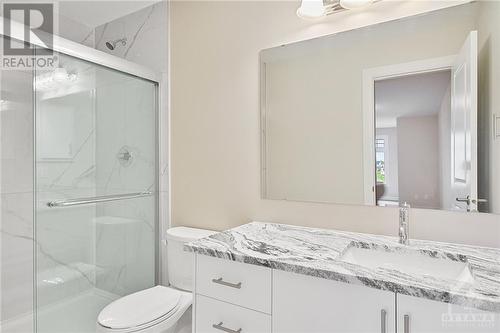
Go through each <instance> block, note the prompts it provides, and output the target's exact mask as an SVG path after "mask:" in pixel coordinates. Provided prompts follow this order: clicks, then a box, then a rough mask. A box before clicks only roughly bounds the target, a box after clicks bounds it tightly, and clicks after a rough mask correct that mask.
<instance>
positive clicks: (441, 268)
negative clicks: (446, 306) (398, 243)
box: [340, 243, 474, 283]
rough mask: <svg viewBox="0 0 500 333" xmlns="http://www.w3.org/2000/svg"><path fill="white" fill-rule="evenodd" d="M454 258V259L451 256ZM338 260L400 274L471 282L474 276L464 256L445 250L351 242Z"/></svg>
mask: <svg viewBox="0 0 500 333" xmlns="http://www.w3.org/2000/svg"><path fill="white" fill-rule="evenodd" d="M451 257H455V258H456V259H457V260H453V259H451ZM340 260H341V261H344V262H347V263H351V264H354V265H358V266H362V267H365V268H368V269H373V270H391V271H398V272H400V273H403V274H406V275H410V276H419V277H431V278H434V279H440V280H453V281H458V282H462V283H472V282H473V280H474V277H473V275H472V272H471V270H470V266H469V264H468V262H467V260H466V259H463V258H462V259H458V258H457V256H449V255H447V254H445V253H439V252H428V253H423V252H420V251H418V250H413V249H407V248H404V247H401V248H399V247H393V248H391V247H381V246H378V245H375V246H374V245H371V244H361V246H360V244H356V245H353V244H352V243H351V244H350V245H349V246H348V247H347V249H346V250H345V251H344V253H343V254H342V255H341V257H340Z"/></svg>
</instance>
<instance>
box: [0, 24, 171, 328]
mask: <svg viewBox="0 0 500 333" xmlns="http://www.w3.org/2000/svg"><path fill="white" fill-rule="evenodd" d="M4 20H5V19H4V18H3V17H0V36H3V37H7V38H12V39H16V40H18V41H21V42H25V43H28V44H32V45H35V46H38V47H39V48H44V49H50V50H52V51H55V52H57V53H61V54H64V55H68V56H71V57H73V58H76V59H80V60H83V61H86V62H89V63H92V64H95V65H99V66H102V67H106V68H109V69H112V70H115V71H118V72H121V73H125V74H128V75H131V76H135V77H137V78H140V79H144V80H147V81H150V82H152V83H153V84H154V85H155V89H154V91H155V93H154V98H155V101H154V102H155V103H154V105H155V126H154V127H155V129H154V130H155V148H154V149H155V171H154V172H155V177H154V179H155V187H156V189H155V191H154V196H155V212H154V216H155V244H154V247H155V272H154V276H155V285H158V284H160V283H161V282H162V276H161V275H162V272H163V267H162V266H163V265H162V260H161V259H162V258H161V257H162V252H161V251H160V244H161V241H162V234H163V232H164V230H163V228H164V226H163V223H160V219H164V220H166V221H170V219H169V215H168V214H169V213H167V214H166V215H167V216H163V212H164V211H165V210H164V209H163V208H165V205H166V208H167V212H170V209H169V208H170V207H169V206H170V205H169V201H166V202H163V203H161V201H160V193H162V192H163V191H164V190H166V189H163V188H162V184H161V182H160V171H161V165H160V164H161V163H162V160H163V158H162V157H163V156H162V155H163V154H162V152H163V145H166V146H167V147H168V145H169V139H168V138H169V136H168V135H166V136H164V133H163V130H162V129H163V126H162V124H163V123H164V121H165V120H168V108H167V105H168V103H167V101H164V100H163V98H164V97H163V96H164V95H163V94H161V91H163V89H165V87H166V85H167V82H166V79H165V78H164V77H163V76H162V75H161V74H160V73H157V72H155V71H153V70H151V69H149V68H147V67H145V66H142V65H139V64H136V63H134V62H131V61H128V60H125V59H123V58H119V57H116V56H113V55H110V54H108V53H105V52H102V51H99V50H97V49H94V48H91V47H88V46H84V45H82V44H78V43H76V42H72V41H70V40H67V39H65V38H62V37H59V36H56V35H49V34H45V35H46V36H50V38H49V39H47V38H44V40H52V44H51V45H47V44H46V43H44V42H43V40H42V39H40V38H39V37H38V36H37V35H35V34H34V33H33V32H32V31H31V30H29V29H28V28H27V27H25V26H24V25H22V24H20V23H17V22H14V21H11V22H10V27H11V31H10V34H9V35H7V34H5V31H4V30H3V28H4ZM25 29H28V30H29V32H30V34H29V38H28V39H29V40H26V38H25V35H24V31H27V30H25ZM37 33H38V35H40V34H44V33H43V32H42V33H40V32H37ZM33 50H34V52H33V54H34V56H35V57H36V48H34V49H33ZM35 72H36V68H33V69H32V73H33V86H32V93H33V95H34V94H35V87H34V75H35ZM163 109H165V112H163V113H161V112H160V110H163ZM164 117H166V118H164ZM168 123H169V122H168ZM165 130H166V131H167V132H168V131H169V128H168V127H165ZM33 131H34V132H33V133H34V134H35V133H36V103H35V101H34V100H33ZM160 138H163V139H166V141H167V142H164V143H162V142H160ZM33 141H34V142H33V143H34V146H33V157H34V159H33V161H34V163H35V164H36V135H33ZM165 160H166V161H167V160H168V157H167V156H165ZM167 165H169V164H167ZM33 176H34V178H33V194H34V195H33V208H34V209H33V215H34V216H33V224H34V225H33V233H34V235H33V239H34V242H35V243H36V224H37V219H36V215H37V212H36V207H37V200H38V198H37V191H36V189H35V184H36V182H37V177H36V168H35V165H33ZM167 181H168V183H167V184H166V186H167V188H168V186H169V185H168V184H169V183H170V181H169V180H167ZM166 228H168V226H167V227H166ZM35 243H34V244H35ZM33 250H34V253H33V265H34V267H33V268H34V276H33V290H34V300H33V302H34V303H33V314H34V332H36V328H37V324H36V321H37V319H36V318H37V301H38V300H37V285H36V281H37V269H36V268H37V248H36V246H34V247H33Z"/></svg>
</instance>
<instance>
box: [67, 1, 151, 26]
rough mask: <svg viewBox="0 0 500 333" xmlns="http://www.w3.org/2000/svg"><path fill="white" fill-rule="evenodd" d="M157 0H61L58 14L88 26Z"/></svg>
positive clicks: (101, 22) (127, 12) (146, 5)
mask: <svg viewBox="0 0 500 333" xmlns="http://www.w3.org/2000/svg"><path fill="white" fill-rule="evenodd" d="M156 2H158V0H157V1H133V0H108V1H98V0H90V1H89V0H87V1H77V0H74V1H73V0H69V1H61V2H59V9H58V11H59V14H60V15H63V16H65V17H67V18H69V19H71V20H73V21H76V22H80V23H82V24H84V25H86V26H88V27H90V28H95V27H97V26H99V25H102V24H105V23H107V22H110V21H113V20H115V19H117V18H119V17H122V16H125V15H128V14H130V13H133V12H136V11H138V10H141V9H143V8H145V7H148V6H151V5H152V4H154V3H156Z"/></svg>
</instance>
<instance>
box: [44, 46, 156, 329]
mask: <svg viewBox="0 0 500 333" xmlns="http://www.w3.org/2000/svg"><path fill="white" fill-rule="evenodd" d="M58 57H59V64H58V67H57V68H56V69H54V70H49V71H37V72H36V74H35V80H34V81H35V82H34V84H35V124H36V125H35V131H36V138H35V151H36V154H35V155H36V162H35V191H36V201H37V207H36V215H35V225H36V234H35V238H36V244H37V246H36V290H37V292H36V295H37V296H36V298H37V299H36V304H37V311H36V313H37V317H36V322H37V332H39V333H44V332H47V333H49V332H50V333H56V332H64V333H69V332H95V327H96V318H97V315H98V313H99V311H100V310H101V309H102V308H103V307H104V306H106V305H107V304H109V302H111V301H113V300H115V299H117V298H118V297H121V296H124V295H127V294H130V293H132V292H135V291H138V290H141V289H145V288H148V287H151V286H153V285H154V284H155V277H156V249H157V246H156V245H157V208H156V205H157V199H156V198H157V196H156V191H157V189H156V158H157V157H156V151H157V149H156V95H157V93H156V89H157V86H156V84H155V83H153V82H151V81H148V80H145V79H141V78H138V77H135V76H131V75H128V74H125V73H122V72H119V71H116V70H113V69H110V68H106V67H102V66H99V65H96V64H93V63H90V62H86V61H83V60H80V59H77V58H73V57H70V56H66V55H64V54H59V55H58Z"/></svg>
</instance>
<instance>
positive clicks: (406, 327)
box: [403, 314, 410, 333]
mask: <svg viewBox="0 0 500 333" xmlns="http://www.w3.org/2000/svg"><path fill="white" fill-rule="evenodd" d="M403 318H404V321H403V325H404V327H403V332H404V333H410V315H407V314H406V315H404V317H403Z"/></svg>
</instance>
